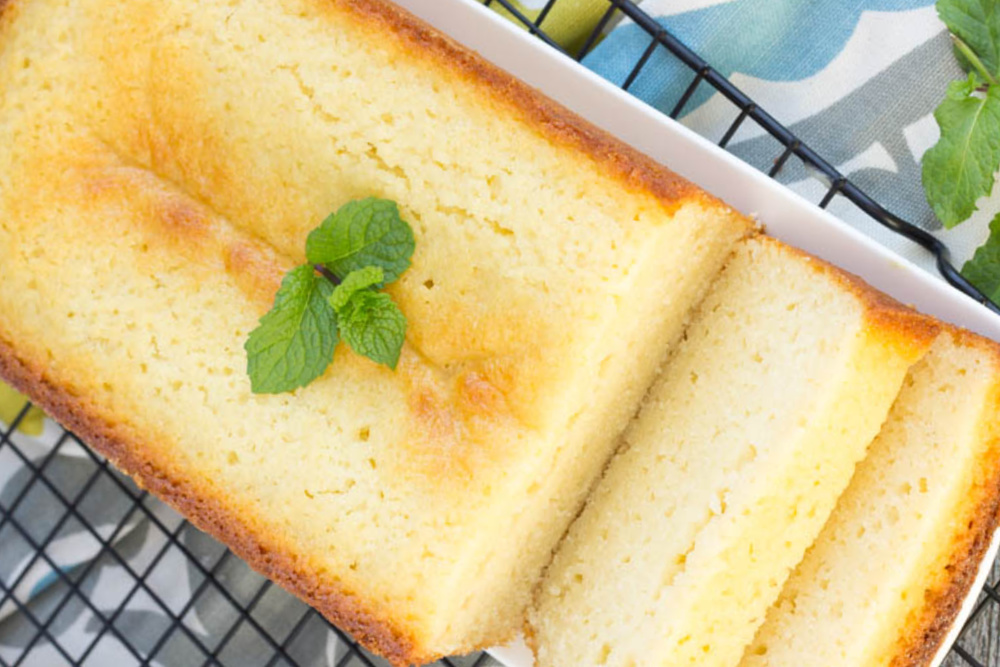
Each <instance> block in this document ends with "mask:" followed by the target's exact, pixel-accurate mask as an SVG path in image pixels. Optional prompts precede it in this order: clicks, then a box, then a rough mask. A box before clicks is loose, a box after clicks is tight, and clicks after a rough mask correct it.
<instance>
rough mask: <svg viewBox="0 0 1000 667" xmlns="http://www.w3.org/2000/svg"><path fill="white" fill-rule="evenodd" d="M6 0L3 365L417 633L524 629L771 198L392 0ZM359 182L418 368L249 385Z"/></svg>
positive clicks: (80, 423)
mask: <svg viewBox="0 0 1000 667" xmlns="http://www.w3.org/2000/svg"><path fill="white" fill-rule="evenodd" d="M0 7H2V10H0V11H2V14H0V147H2V150H0V376H2V377H3V378H5V379H6V380H9V381H11V382H12V383H13V384H14V385H16V386H17V387H18V388H19V389H21V390H22V391H24V392H26V393H27V394H29V395H30V396H31V398H32V399H33V400H34V401H36V402H38V404H39V405H41V406H42V407H44V408H45V409H46V410H47V411H49V413H50V414H52V415H54V416H55V417H56V418H58V419H59V420H60V421H61V422H62V423H63V424H65V425H67V426H69V427H71V428H73V429H74V430H76V431H77V432H78V433H79V435H81V436H82V437H83V438H84V439H85V440H86V441H87V442H88V443H89V444H90V445H91V446H93V447H95V448H96V449H98V450H100V451H102V452H104V453H105V454H107V455H108V456H109V457H110V458H111V459H112V460H113V461H114V462H115V463H116V464H117V465H118V466H119V467H121V468H122V469H123V470H125V471H126V472H128V473H129V474H131V475H133V476H134V477H135V478H136V479H137V480H138V481H139V483H140V484H143V485H145V486H146V487H147V488H149V489H150V490H151V491H153V492H154V493H156V494H157V495H159V496H160V497H161V498H163V499H164V500H166V501H168V502H170V503H172V504H173V505H174V506H175V507H177V508H178V509H179V510H180V511H181V512H183V513H184V514H185V515H187V516H188V517H189V518H190V519H191V520H192V521H194V522H195V523H196V524H197V525H198V526H200V527H202V528H204V529H206V530H207V531H209V532H211V533H213V534H214V535H215V536H217V537H219V538H220V539H222V540H223V541H224V542H226V543H227V544H228V545H229V546H230V547H232V548H233V549H234V551H235V552H236V553H237V554H239V555H240V556H241V557H243V558H244V559H246V560H247V561H248V562H249V563H250V564H251V565H252V566H253V567H255V568H257V569H258V570H260V571H261V572H263V573H265V574H267V575H268V576H270V577H271V578H273V579H274V580H275V581H277V582H278V583H280V584H282V585H283V586H285V587H286V588H288V589H289V590H291V591H293V592H294V593H296V594H298V595H299V596H301V597H302V598H303V599H304V600H305V601H307V602H308V603H310V604H312V605H314V606H315V607H317V608H318V609H319V610H320V611H322V612H323V613H324V614H325V615H326V616H327V617H328V618H330V619H331V620H332V621H333V622H335V623H337V624H338V625H340V626H341V627H342V628H344V629H345V630H347V631H349V632H351V633H353V634H354V635H355V637H356V638H357V639H359V640H360V641H361V642H362V643H363V644H364V645H365V646H367V647H369V648H371V649H373V650H375V651H377V652H379V653H381V654H383V655H385V656H387V657H389V658H390V659H391V660H392V661H393V662H394V663H396V664H400V665H402V664H410V663H421V662H426V661H429V660H431V659H432V658H435V657H436V656H440V655H444V654H451V653H456V652H463V651H469V650H472V649H475V648H478V647H481V646H484V645H489V644H493V643H496V642H501V641H504V640H505V639H508V638H510V637H511V636H512V635H513V634H515V633H516V631H517V629H519V628H520V626H521V624H522V620H523V613H524V609H525V607H526V605H527V603H528V601H529V599H530V593H531V590H532V588H533V586H534V585H535V583H536V582H537V578H538V575H539V574H540V572H541V570H542V568H543V566H544V565H545V564H546V563H547V562H548V560H549V559H550V557H551V552H552V549H553V547H554V546H555V544H556V542H557V541H558V539H559V538H560V537H561V536H562V535H563V534H564V532H565V529H566V526H567V525H568V523H569V522H570V520H571V518H572V517H574V516H575V515H576V514H577V513H578V512H579V509H580V506H581V504H582V501H583V499H584V497H585V495H586V493H587V491H588V489H589V488H590V487H591V485H592V484H593V482H594V480H595V479H596V478H597V477H598V476H599V474H600V471H601V470H602V469H603V467H604V465H605V464H606V461H607V458H608V457H609V456H610V455H611V453H612V451H613V448H614V446H615V444H616V442H617V439H618V437H619V436H620V433H621V431H622V430H623V429H624V427H625V425H626V424H627V422H628V420H629V419H630V417H631V416H632V415H633V414H634V413H635V411H636V409H637V407H638V404H639V402H640V399H641V397H642V396H643V394H644V393H645V391H646V390H647V389H648V386H649V384H650V383H651V382H652V379H653V375H654V373H655V370H656V368H657V367H658V366H659V365H660V363H661V362H662V359H663V356H664V355H665V353H666V350H667V349H668V348H669V346H670V344H671V342H672V341H673V340H674V339H675V338H677V337H678V336H679V333H680V331H681V328H682V325H683V323H684V321H685V319H686V318H687V315H688V312H689V310H690V308H691V307H692V306H693V304H695V303H696V302H697V301H698V300H699V299H700V298H701V296H702V295H703V294H704V293H705V291H706V290H707V288H708V285H709V283H710V281H711V280H712V279H713V277H714V276H715V275H716V274H717V272H718V270H719V269H720V268H721V266H722V264H723V262H724V260H725V258H726V257H727V256H728V255H729V254H730V252H731V250H732V247H733V245H734V243H735V242H736V241H737V240H738V239H739V238H741V237H742V236H744V235H745V234H746V233H748V231H749V229H750V227H751V225H750V223H749V222H748V221H747V220H746V219H745V218H744V217H743V216H741V215H739V214H738V213H736V212H734V211H732V210H731V209H729V208H728V207H727V206H725V205H723V204H722V203H720V202H719V201H717V200H716V199H713V198H712V197H711V196H709V195H707V194H705V193H704V192H702V191H700V190H699V189H698V188H696V187H694V186H692V185H691V184H689V183H687V182H685V181H684V180H682V179H680V178H678V177H677V176H675V175H674V174H673V173H671V172H669V171H668V170H666V169H664V168H662V167H660V166H659V165H657V164H655V163H653V162H652V161H651V160H649V159H648V158H646V157H644V156H642V155H640V154H638V153H636V152H635V151H634V150H631V149H629V148H627V147H626V146H624V145H623V144H621V143H619V142H617V141H615V140H613V139H612V138H611V137H609V136H608V135H606V134H604V133H602V132H600V131H599V130H597V129H595V128H594V127H592V126H590V125H588V124H586V123H584V122H583V121H581V120H580V119H579V118H577V117H576V116H574V115H573V114H571V113H569V112H567V111H566V110H565V109H563V108H561V107H559V106H557V105H556V104H554V103H553V102H551V101H549V100H547V99H546V98H544V97H542V96H541V95H540V94H538V93H537V92H536V91H534V90H532V89H530V88H529V87H527V86H525V85H523V84H521V83H520V82H518V81H516V80H514V79H512V78H511V77H509V76H508V75H506V74H505V73H504V72H502V71H499V70H498V69H496V68H494V67H492V66H490V65H489V64H487V63H485V62H483V61H482V60H481V59H479V58H478V57H477V56H476V55H475V54H473V53H471V52H469V51H467V50H465V49H463V48H461V47H459V46H458V45H456V44H455V43H454V42H452V41H450V40H449V39H447V38H446V37H443V36H442V35H440V34H438V33H436V32H435V31H433V30H431V29H430V28H428V27H427V26H426V25H424V24H422V23H420V22H418V21H417V20H415V19H414V18H412V17H411V16H409V15H408V14H406V13H404V12H402V11H399V10H398V9H395V8H394V7H393V6H392V5H390V4H387V3H384V2H381V1H379V0H244V1H242V2H231V1H230V0H199V1H198V2H192V1H191V0H125V1H118V0H74V1H72V2H70V1H67V0H7V1H6V2H3V1H0ZM368 196H375V197H381V198H385V199H391V200H393V201H395V202H397V203H398V205H399V207H400V210H401V211H402V216H403V218H404V219H405V220H407V221H408V222H409V223H410V224H411V225H412V226H413V228H414V232H415V235H416V252H415V254H414V257H413V266H412V267H411V268H410V269H409V270H408V271H407V272H406V273H405V274H404V275H403V276H402V278H401V279H400V280H399V281H398V282H395V283H393V285H392V286H391V288H390V291H391V294H392V296H393V298H394V299H395V300H396V302H397V303H398V304H399V305H400V307H401V309H402V311H403V313H404V314H405V316H406V318H407V319H408V322H409V326H408V329H407V338H406V344H405V346H404V349H403V352H402V357H401V359H400V362H399V365H398V368H397V369H396V370H395V371H394V372H393V371H390V370H388V369H387V368H385V367H383V366H378V365H376V364H374V363H372V362H370V361H369V360H368V359H366V358H362V357H359V356H357V355H355V354H353V353H352V352H351V351H350V350H349V349H347V348H346V347H345V346H343V345H341V346H340V348H338V350H337V353H336V358H335V360H334V362H333V364H332V366H331V367H330V369H329V370H328V372H327V374H326V375H325V376H323V377H322V378H321V379H319V380H318V381H316V382H314V383H312V384H311V385H309V386H308V387H306V388H304V389H301V390H299V391H296V392H295V393H294V394H284V395H277V396H261V395H254V394H252V393H251V391H250V383H249V380H248V378H247V376H246V371H245V369H246V365H247V360H246V356H245V354H244V350H243V345H244V342H245V340H246V337H247V334H248V332H249V331H251V330H252V329H253V328H254V327H255V326H256V324H257V321H258V318H260V317H261V315H262V314H263V313H265V312H266V311H267V310H268V309H269V307H270V306H271V303H272V301H273V299H274V296H275V292H276V290H277V288H278V284H279V280H280V278H281V276H282V275H283V274H284V272H285V271H287V270H288V269H290V268H291V267H294V266H297V265H301V264H302V263H303V262H304V261H305V258H304V248H305V239H306V236H307V234H308V233H309V232H310V231H311V230H312V229H313V228H315V227H316V226H318V225H319V223H320V222H321V221H322V220H323V219H324V218H325V217H326V216H327V215H329V214H330V213H331V212H332V211H335V210H336V209H338V208H339V207H340V206H341V205H343V204H344V203H345V202H348V201H352V200H355V199H360V198H363V197H368Z"/></svg>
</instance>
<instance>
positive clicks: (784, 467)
mask: <svg viewBox="0 0 1000 667" xmlns="http://www.w3.org/2000/svg"><path fill="white" fill-rule="evenodd" d="M936 331H937V327H936V326H935V325H934V324H933V323H932V322H931V321H929V319H928V318H924V317H922V316H920V315H917V314H916V313H913V312H912V311H909V310H907V309H905V308H903V307H902V306H900V305H898V304H896V303H894V302H892V301H890V300H889V299H887V298H885V297H883V296H881V295H879V294H877V293H875V292H874V291H873V290H871V289H870V288H867V287H865V286H864V285H863V284H862V283H861V282H860V281H858V280H857V279H855V278H853V277H851V276H848V275H846V274H844V273H842V272H840V271H838V270H837V269H834V268H833V267H831V266H829V265H827V264H825V263H823V262H821V261H819V260H817V259H815V258H812V257H810V256H808V255H806V254H804V253H802V252H800V251H797V250H794V249H792V248H789V247H788V246H785V245H783V244H781V243H780V242H778V241H775V240H772V239H769V238H766V237H760V238H756V239H753V240H749V241H747V242H745V243H743V244H741V245H740V247H739V248H738V250H737V252H736V254H735V256H734V258H733V259H732V261H731V262H730V263H729V264H728V265H727V267H726V269H725V270H724V272H723V274H722V276H721V278H720V279H719V281H718V282H717V283H715V285H714V286H713V287H712V289H711V291H710V293H709V295H708V297H707V298H706V300H705V302H704V303H703V304H702V305H701V307H700V309H699V314H698V315H697V317H696V319H695V320H694V321H693V323H692V325H691V327H690V329H689V330H688V331H687V332H686V334H685V340H684V342H683V343H681V344H680V345H679V346H678V348H677V349H676V351H675V354H674V356H673V357H672V358H671V360H670V361H669V364H668V366H667V367H666V370H665V371H664V373H663V375H662V377H661V378H660V379H659V380H658V381H657V383H656V385H655V387H654V388H653V390H652V391H651V393H650V395H649V397H648V398H647V399H646V400H645V402H644V405H643V407H642V411H641V412H640V414H639V416H638V417H637V418H636V420H635V421H634V422H633V423H632V424H631V426H630V427H629V429H628V431H627V432H626V435H625V442H624V445H623V450H622V451H621V453H620V454H618V455H617V456H616V457H615V458H614V459H613V460H612V462H611V464H610V466H609V468H608V470H607V472H606V474H605V476H604V478H603V479H602V480H601V482H600V484H599V485H598V487H597V488H596V489H595V491H594V493H593V494H592V495H591V497H590V498H589V499H588V501H587V505H586V507H585V509H584V511H583V513H582V514H581V516H580V517H579V519H577V520H576V521H575V522H574V523H573V525H572V527H571V529H570V531H569V533H568V536H567V537H566V539H565V541H564V542H563V543H562V544H561V545H560V547H559V550H558V552H557V554H556V556H555V559H554V561H553V563H552V565H551V566H550V568H549V570H548V572H547V574H546V576H545V579H544V580H543V582H542V584H541V586H540V589H539V592H538V594H537V599H536V602H535V605H534V607H533V609H532V611H531V614H530V620H529V636H530V641H529V643H532V644H533V647H534V649H535V652H536V655H537V660H538V665H539V667H576V666H579V665H588V666H589V665H613V666H615V667H639V666H642V667H652V666H653V665H669V666H676V665H700V666H702V667H713V666H718V667H732V666H733V665H736V664H737V663H738V662H739V660H740V657H741V655H742V654H743V649H744V647H745V646H746V645H747V644H748V643H749V642H750V641H751V640H752V639H753V636H754V632H755V630H756V629H757V627H758V626H759V624H760V623H761V622H762V621H763V619H764V614H765V612H766V611H767V608H768V607H769V606H770V605H771V603H773V602H774V600H775V599H776V598H777V596H778V594H779V593H780V591H781V585H782V584H783V583H784V581H785V579H786V577H787V576H788V574H789V573H790V572H791V570H792V568H794V567H795V565H796V564H798V562H799V561H800V560H801V558H802V556H803V553H804V552H805V550H806V548H807V547H808V546H809V544H811V543H812V541H813V540H814V539H815V538H816V536H817V535H818V534H819V531H820V529H821V528H822V526H823V523H824V522H825V521H826V519H827V517H828V516H829V514H830V512H831V511H832V510H833V506H834V503H835V501H836V499H837V497H838V496H839V495H840V494H841V493H842V492H843V490H844V488H845V487H846V486H847V483H848V481H849V480H850V477H851V474H852V473H853V471H854V466H855V464H856V463H857V461H858V460H860V459H861V458H862V457H863V455H864V453H865V449H866V447H867V446H868V444H869V443H870V442H871V441H872V439H873V438H874V437H875V435H876V434H877V433H878V430H879V427H880V426H881V424H882V422H883V420H884V419H885V417H886V414H887V413H888V411H889V407H890V405H891V404H892V401H893V399H894V398H895V396H896V394H897V392H898V391H899V388H900V385H901V384H902V382H903V378H904V376H905V374H906V371H907V368H909V366H910V365H911V364H912V363H913V362H914V361H916V360H917V359H919V358H920V356H921V355H922V354H924V352H925V351H926V349H927V347H928V345H929V344H930V343H931V341H932V339H933V337H934V335H935V334H936Z"/></svg>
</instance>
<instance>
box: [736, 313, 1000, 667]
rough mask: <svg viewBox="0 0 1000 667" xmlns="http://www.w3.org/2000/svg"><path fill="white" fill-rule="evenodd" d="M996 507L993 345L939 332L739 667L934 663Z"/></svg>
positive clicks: (999, 490)
mask: <svg viewBox="0 0 1000 667" xmlns="http://www.w3.org/2000/svg"><path fill="white" fill-rule="evenodd" d="M998 499H1000V347H998V346H997V344H996V343H993V342H992V341H987V340H984V339H982V338H979V337H978V336H974V335H972V334H969V333H965V332H961V331H955V330H949V331H947V332H946V333H944V334H942V335H941V336H940V337H939V339H938V340H937V342H936V343H935V344H934V346H933V347H932V348H931V351H930V352H929V353H928V354H927V356H926V357H924V359H923V360H922V361H921V362H920V363H919V364H917V365H916V366H915V367H914V368H913V369H912V370H911V371H910V374H909V376H908V377H907V379H906V383H905V384H904V386H903V389H902V391H901V392H900V395H899V398H898V399H896V403H895V404H894V405H893V408H892V412H891V413H890V415H889V420H888V422H887V423H886V424H885V426H884V427H883V429H882V432H881V433H880V434H879V436H878V438H876V440H875V442H874V443H873V444H872V447H871V451H870V452H869V454H868V457H867V458H866V459H865V460H864V461H863V462H862V463H861V464H860V465H859V466H858V470H857V473H855V475H854V478H853V479H852V480H851V484H850V486H849V487H848V489H847V491H846V492H845V493H844V495H843V497H842V498H841V499H840V500H839V501H838V502H837V507H836V509H835V510H834V512H833V515H832V516H831V517H830V521H829V522H828V523H827V525H826V527H824V528H823V532H822V533H821V534H820V537H819V539H817V540H816V543H815V544H814V545H813V546H812V547H810V549H809V551H808V552H807V554H806V557H805V559H804V560H803V562H802V563H801V564H800V565H799V566H798V568H797V569H796V571H795V572H794V574H793V575H792V576H791V577H790V578H789V580H788V582H787V583H786V584H785V588H784V590H783V591H782V593H781V597H780V599H779V600H778V602H777V603H775V605H774V606H773V607H771V609H770V610H769V611H768V614H767V621H766V622H765V623H764V625H763V626H762V627H761V628H760V630H759V631H758V633H757V637H756V638H755V639H754V641H753V643H752V644H751V646H750V647H749V648H748V649H747V652H746V655H745V656H744V658H743V662H742V663H741V667H765V666H767V667H812V666H816V667H820V666H822V667H890V666H891V667H899V666H902V665H913V666H914V667H916V666H917V665H921V666H924V665H930V664H931V661H932V660H933V658H934V656H935V654H936V653H937V652H938V650H939V649H940V646H941V643H942V642H943V641H944V638H945V635H946V634H947V632H948V630H949V628H950V626H951V623H952V621H953V620H954V618H955V616H956V614H957V613H958V611H959V608H960V606H961V604H962V601H963V600H964V599H965V597H966V595H967V593H968V591H969V587H970V586H971V585H972V582H973V580H974V579H975V577H976V572H977V570H978V567H979V564H980V561H981V560H982V558H983V554H984V553H985V551H986V549H987V548H988V547H989V542H990V536H991V535H992V533H993V530H994V529H995V527H996V523H997V509H998Z"/></svg>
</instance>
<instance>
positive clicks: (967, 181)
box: [923, 74, 1000, 228]
mask: <svg viewBox="0 0 1000 667" xmlns="http://www.w3.org/2000/svg"><path fill="white" fill-rule="evenodd" d="M977 85H978V79H977V78H976V76H975V74H970V75H969V78H968V79H967V80H965V81H952V82H951V83H950V84H949V85H948V94H947V97H946V98H945V100H944V101H943V102H941V105H940V106H938V108H937V110H936V111H935V112H934V118H936V119H937V122H938V125H940V126H941V138H940V139H939V140H938V142H937V144H935V145H934V147H933V148H931V149H930V150H929V151H927V153H925V154H924V159H923V183H924V192H925V193H926V195H927V202H928V203H929V204H930V205H931V208H932V209H934V213H935V214H936V215H937V217H938V218H939V219H940V220H941V222H942V223H944V226H945V227H949V228H950V227H954V226H955V225H957V224H958V223H960V222H962V221H964V220H966V219H967V218H968V217H969V216H970V215H972V213H973V212H974V211H975V210H976V200H977V199H979V198H980V197H982V196H984V195H988V194H989V193H990V192H991V191H992V190H993V173H994V172H995V171H996V170H997V167H998V166H1000V87H998V86H991V87H990V89H989V90H988V91H987V93H986V94H985V95H984V96H976V95H973V94H972V91H973V90H975V88H976V86H977Z"/></svg>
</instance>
